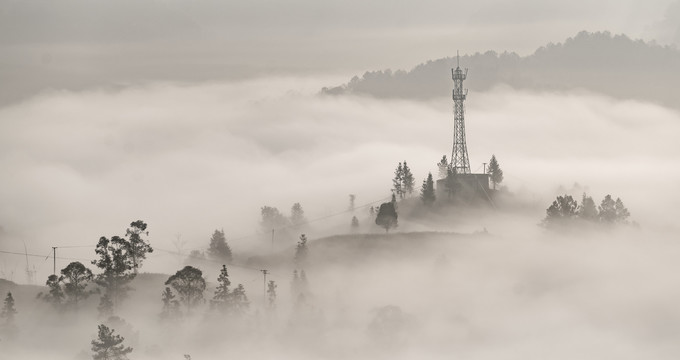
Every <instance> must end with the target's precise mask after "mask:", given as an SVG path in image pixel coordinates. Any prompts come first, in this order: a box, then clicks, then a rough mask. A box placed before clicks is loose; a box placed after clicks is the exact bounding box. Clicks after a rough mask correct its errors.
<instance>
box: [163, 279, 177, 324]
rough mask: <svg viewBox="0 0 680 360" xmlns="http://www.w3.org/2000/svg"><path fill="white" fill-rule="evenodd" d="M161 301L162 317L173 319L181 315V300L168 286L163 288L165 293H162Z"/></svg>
mask: <svg viewBox="0 0 680 360" xmlns="http://www.w3.org/2000/svg"><path fill="white" fill-rule="evenodd" d="M161 301H162V302H163V309H162V310H161V319H165V320H172V319H175V318H177V317H179V301H178V300H177V297H176V296H175V294H173V293H172V290H171V289H170V288H169V287H167V286H166V287H165V290H163V294H161Z"/></svg>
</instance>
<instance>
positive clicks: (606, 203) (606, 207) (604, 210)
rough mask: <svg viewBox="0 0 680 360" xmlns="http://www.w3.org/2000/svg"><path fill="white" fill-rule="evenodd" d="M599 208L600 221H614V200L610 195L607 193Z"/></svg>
mask: <svg viewBox="0 0 680 360" xmlns="http://www.w3.org/2000/svg"><path fill="white" fill-rule="evenodd" d="M599 210H600V212H599V217H600V221H602V222H604V223H610V224H611V223H615V222H616V201H615V200H614V199H612V196H611V195H607V196H605V197H604V199H602V203H600V207H599Z"/></svg>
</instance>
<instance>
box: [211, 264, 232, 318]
mask: <svg viewBox="0 0 680 360" xmlns="http://www.w3.org/2000/svg"><path fill="white" fill-rule="evenodd" d="M229 286H231V281H229V273H228V272H227V266H226V265H222V269H221V270H220V275H219V276H218V277H217V288H216V289H215V295H213V299H212V301H211V304H212V305H213V307H215V308H216V309H218V310H219V311H222V312H223V313H226V312H227V311H228V310H229V307H230V306H231V298H232V296H231V290H229Z"/></svg>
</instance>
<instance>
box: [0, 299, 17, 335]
mask: <svg viewBox="0 0 680 360" xmlns="http://www.w3.org/2000/svg"><path fill="white" fill-rule="evenodd" d="M16 314H17V309H16V308H15V307H14V297H13V296H12V292H8V293H7V296H6V297H5V301H4V302H3V305H2V310H0V335H2V337H3V338H8V339H12V338H14V337H15V336H16V335H17V333H18V332H19V328H18V327H17V325H16V324H15V323H14V317H15V316H16Z"/></svg>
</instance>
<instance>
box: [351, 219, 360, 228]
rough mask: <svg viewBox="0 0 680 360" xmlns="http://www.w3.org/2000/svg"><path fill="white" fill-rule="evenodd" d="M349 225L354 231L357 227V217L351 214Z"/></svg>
mask: <svg viewBox="0 0 680 360" xmlns="http://www.w3.org/2000/svg"><path fill="white" fill-rule="evenodd" d="M351 227H352V231H356V230H357V229H358V228H359V219H357V217H356V216H352V222H351Z"/></svg>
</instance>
